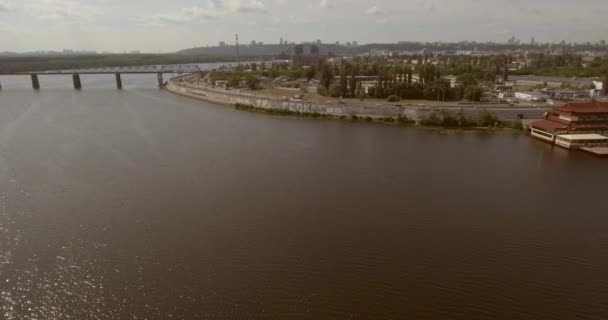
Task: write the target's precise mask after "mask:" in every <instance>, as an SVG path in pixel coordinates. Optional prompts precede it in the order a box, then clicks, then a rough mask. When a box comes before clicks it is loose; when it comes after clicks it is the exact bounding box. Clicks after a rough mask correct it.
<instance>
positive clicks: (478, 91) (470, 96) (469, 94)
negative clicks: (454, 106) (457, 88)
mask: <svg viewBox="0 0 608 320" xmlns="http://www.w3.org/2000/svg"><path fill="white" fill-rule="evenodd" d="M482 94H483V89H482V88H481V87H479V86H476V85H470V86H468V87H466V88H464V98H465V99H467V100H470V101H480V100H481V95H482Z"/></svg>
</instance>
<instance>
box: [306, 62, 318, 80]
mask: <svg viewBox="0 0 608 320" xmlns="http://www.w3.org/2000/svg"><path fill="white" fill-rule="evenodd" d="M316 73H317V68H315V66H314V65H312V66H310V67H308V69H306V72H305V75H306V80H308V81H310V80H312V79H313V78H314V77H315V75H316Z"/></svg>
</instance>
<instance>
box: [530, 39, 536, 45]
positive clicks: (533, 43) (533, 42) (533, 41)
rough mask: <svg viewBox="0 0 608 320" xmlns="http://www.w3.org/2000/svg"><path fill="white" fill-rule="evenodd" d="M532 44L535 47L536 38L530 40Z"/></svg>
mask: <svg viewBox="0 0 608 320" xmlns="http://www.w3.org/2000/svg"><path fill="white" fill-rule="evenodd" d="M530 44H531V45H535V44H536V39H534V37H532V40H530Z"/></svg>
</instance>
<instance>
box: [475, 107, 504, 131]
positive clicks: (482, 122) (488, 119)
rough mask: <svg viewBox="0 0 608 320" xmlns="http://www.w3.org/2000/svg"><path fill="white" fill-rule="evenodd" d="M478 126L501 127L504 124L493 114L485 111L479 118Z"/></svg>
mask: <svg viewBox="0 0 608 320" xmlns="http://www.w3.org/2000/svg"><path fill="white" fill-rule="evenodd" d="M477 125H479V126H480V127H500V126H502V122H501V121H500V120H499V119H498V117H496V116H495V115H494V114H493V113H491V112H489V111H487V110H483V111H482V112H480V113H479V115H478V116H477Z"/></svg>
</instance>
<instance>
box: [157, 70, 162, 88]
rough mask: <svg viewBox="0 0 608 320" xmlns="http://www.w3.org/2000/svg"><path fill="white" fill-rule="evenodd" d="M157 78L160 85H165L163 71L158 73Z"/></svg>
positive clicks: (160, 86)
mask: <svg viewBox="0 0 608 320" xmlns="http://www.w3.org/2000/svg"><path fill="white" fill-rule="evenodd" d="M156 78H157V79H158V87H159V88H162V87H163V84H164V83H163V73H162V72H159V73H157V74H156Z"/></svg>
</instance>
